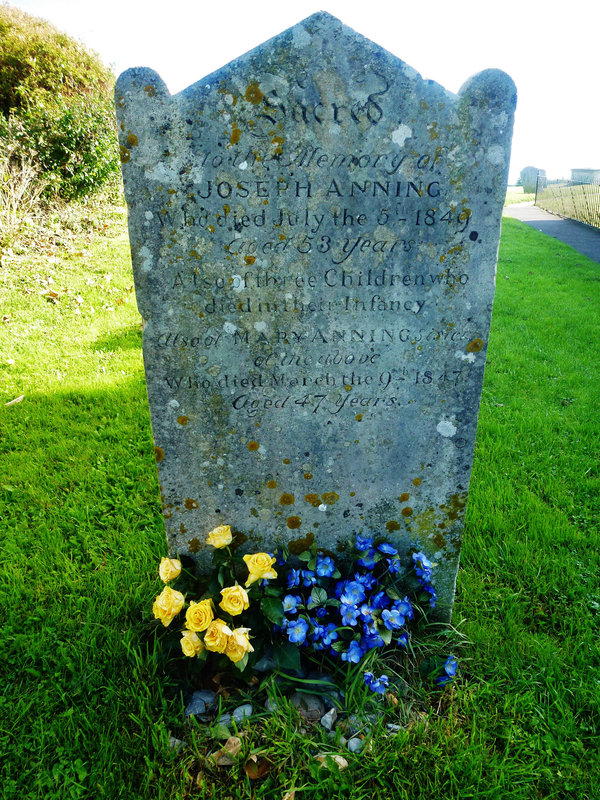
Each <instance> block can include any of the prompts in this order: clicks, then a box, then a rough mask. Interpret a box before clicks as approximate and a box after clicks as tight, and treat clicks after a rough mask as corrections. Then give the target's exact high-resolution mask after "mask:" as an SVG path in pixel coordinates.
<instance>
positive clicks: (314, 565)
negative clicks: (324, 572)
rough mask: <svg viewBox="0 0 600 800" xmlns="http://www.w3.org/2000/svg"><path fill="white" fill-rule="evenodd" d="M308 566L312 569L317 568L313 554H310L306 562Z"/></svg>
mask: <svg viewBox="0 0 600 800" xmlns="http://www.w3.org/2000/svg"><path fill="white" fill-rule="evenodd" d="M308 568H309V569H312V570H314V569H316V568H317V559H316V558H315V557H314V556H312V557H311V559H310V561H309V562H308Z"/></svg>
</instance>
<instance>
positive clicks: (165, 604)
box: [152, 586, 185, 628]
mask: <svg viewBox="0 0 600 800" xmlns="http://www.w3.org/2000/svg"><path fill="white" fill-rule="evenodd" d="M184 602H185V598H184V596H183V595H182V594H181V592H176V591H175V590H174V589H171V587H170V586H165V588H164V589H163V590H162V592H161V593H160V594H159V595H158V597H157V598H156V600H155V601H154V605H153V606H152V611H153V612H154V616H155V617H156V619H159V620H160V621H161V622H162V624H163V625H164V626H165V628H166V627H167V625H170V624H171V622H172V621H173V617H175V616H177V614H179V612H180V611H181V609H182V608H183V604H184Z"/></svg>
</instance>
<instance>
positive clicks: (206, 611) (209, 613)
mask: <svg viewBox="0 0 600 800" xmlns="http://www.w3.org/2000/svg"><path fill="white" fill-rule="evenodd" d="M214 616H215V615H214V614H213V610H212V603H211V601H210V600H202V601H201V602H200V603H195V602H194V601H193V600H192V602H191V603H190V607H189V608H188V610H187V611H186V614H185V627H186V628H187V629H188V630H190V631H196V632H197V633H199V632H200V631H205V630H206V629H207V628H208V626H209V625H210V623H211V622H212V621H213V617H214Z"/></svg>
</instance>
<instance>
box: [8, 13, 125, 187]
mask: <svg viewBox="0 0 600 800" xmlns="http://www.w3.org/2000/svg"><path fill="white" fill-rule="evenodd" d="M0 40H1V41H2V50H1V51H0V138H1V139H2V140H3V144H4V149H5V150H7V149H8V143H13V142H14V141H17V142H18V144H19V148H17V150H14V149H13V150H12V156H11V163H12V165H13V167H14V166H16V167H17V168H18V167H19V165H20V164H21V162H23V163H25V162H27V161H28V160H30V159H31V157H32V154H33V158H34V160H35V161H37V163H38V164H39V167H40V169H41V172H42V175H43V176H44V179H45V181H46V183H47V189H46V194H49V193H51V192H54V193H56V194H58V195H60V196H61V197H62V198H64V199H66V200H71V199H77V198H81V197H84V196H85V195H87V194H89V193H90V192H94V191H97V190H98V189H101V188H102V187H103V186H105V185H106V183H107V182H108V181H110V180H111V179H113V180H116V179H117V176H118V170H119V164H118V155H117V153H118V151H117V142H116V127H115V120H114V112H113V107H112V90H113V85H114V76H113V74H112V73H111V71H110V70H109V69H108V68H107V67H105V66H104V65H103V64H102V62H101V61H100V59H99V58H98V56H96V55H95V54H94V53H91V52H90V51H88V50H86V49H85V48H84V47H82V46H81V45H80V44H78V43H77V42H75V41H74V40H73V39H71V38H70V37H68V36H66V35H65V34H63V33H60V32H59V31H58V30H56V29H55V28H54V27H53V26H52V25H50V24H49V23H47V22H45V21H44V20H41V19H37V18H35V17H31V16H29V15H28V14H25V13H23V12H21V11H19V10H17V9H15V8H11V7H10V6H7V5H1V6H0Z"/></svg>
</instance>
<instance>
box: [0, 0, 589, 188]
mask: <svg viewBox="0 0 600 800" xmlns="http://www.w3.org/2000/svg"><path fill="white" fill-rule="evenodd" d="M9 4H10V5H13V6H16V7H17V8H20V9H21V10H22V11H26V12H27V13H29V14H33V15H35V16H38V17H43V18H44V19H46V20H48V21H49V22H51V23H52V24H53V25H55V26H56V27H57V28H59V29H60V30H62V31H64V32H66V33H68V34H69V35H71V36H73V37H74V38H76V39H78V40H79V41H81V42H82V43H83V44H84V45H86V46H88V47H90V48H92V49H93V50H95V51H96V52H97V53H98V54H99V55H100V57H101V58H102V60H103V61H104V62H105V63H106V64H109V65H110V66H112V68H113V69H114V71H115V73H116V74H117V75H118V74H120V73H121V72H122V71H123V70H125V69H127V68H128V67H137V66H144V67H151V68H152V69H154V70H156V72H158V73H159V74H160V75H161V77H162V78H163V80H164V81H165V83H166V84H167V86H168V87H169V90H170V91H171V93H173V94H174V93H176V92H179V91H181V90H182V89H184V88H185V87H186V86H188V85H190V84H192V83H195V82H196V81H198V80H200V79H201V78H203V77H204V76H205V75H208V74H210V73H211V72H214V71H215V70H216V69H218V68H219V67H221V66H223V65H224V64H226V63H228V62H229V61H231V60H233V59H234V58H237V57H238V56H240V55H242V54H243V53H245V52H247V51H248V50H250V49H252V48H253V47H256V46H257V45H259V44H261V42H264V41H266V40H267V39H270V38H271V37H272V36H275V35H276V34H278V33H280V32H281V31H283V30H285V29H286V28H289V27H291V26H292V25H294V24H296V23H297V22H299V21H300V20H302V19H304V18H305V17H307V16H309V15H310V14H312V13H314V12H315V11H328V12H329V13H330V14H333V15H334V16H336V17H338V18H339V19H341V21H342V22H344V23H345V24H346V25H348V26H350V27H351V28H354V29H355V30H357V31H358V32H359V33H361V34H363V35H364V36H366V37H368V38H369V39H372V40H373V41H375V42H377V44H379V45H381V46H382V47H385V48H386V49H387V50H389V51H390V52H392V53H393V54H394V55H395V56H397V57H398V58H400V59H402V60H403V61H405V62H407V63H408V64H410V66H412V67H413V68H414V69H416V70H417V71H418V72H420V73H421V75H422V76H423V78H430V79H433V80H435V81H437V83H440V84H442V85H443V86H444V87H445V88H446V89H449V90H450V91H451V92H457V91H458V90H459V89H460V87H461V85H462V84H463V83H464V82H465V81H466V80H467V78H469V77H470V76H471V75H473V74H475V73H476V72H480V71H481V70H483V69H488V68H490V67H494V68H497V69H502V70H504V71H505V72H507V73H508V74H509V75H510V76H511V78H512V79H513V80H514V82H515V84H516V86H517V92H518V103H517V112H516V116H515V129H514V136H513V149H512V158H511V166H510V173H509V182H510V183H514V182H516V180H517V178H518V176H519V172H520V171H521V170H522V169H523V168H524V167H526V166H530V165H531V166H534V167H537V168H540V169H545V170H546V172H547V174H548V177H549V178H561V177H567V178H568V177H570V170H571V169H572V168H584V167H585V168H594V169H600V103H599V102H598V77H599V73H600V67H599V64H600V59H599V58H598V55H597V53H598V50H597V38H598V33H599V31H600V24H599V23H600V3H598V2H597V0H560V2H557V1H556V0H546V1H545V2H541V0H502V2H499V0H494V1H493V2H490V0H478V1H477V2H473V0H381V1H380V0H322V2H321V3H319V2H316V3H315V2H312V1H311V0H292V2H285V0H279V2H277V1H276V0H226V1H225V2H221V3H219V2H214V0H213V2H205V0H161V2H156V0H95V2H90V0H13V2H10V3H9ZM0 45H1V42H0Z"/></svg>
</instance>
